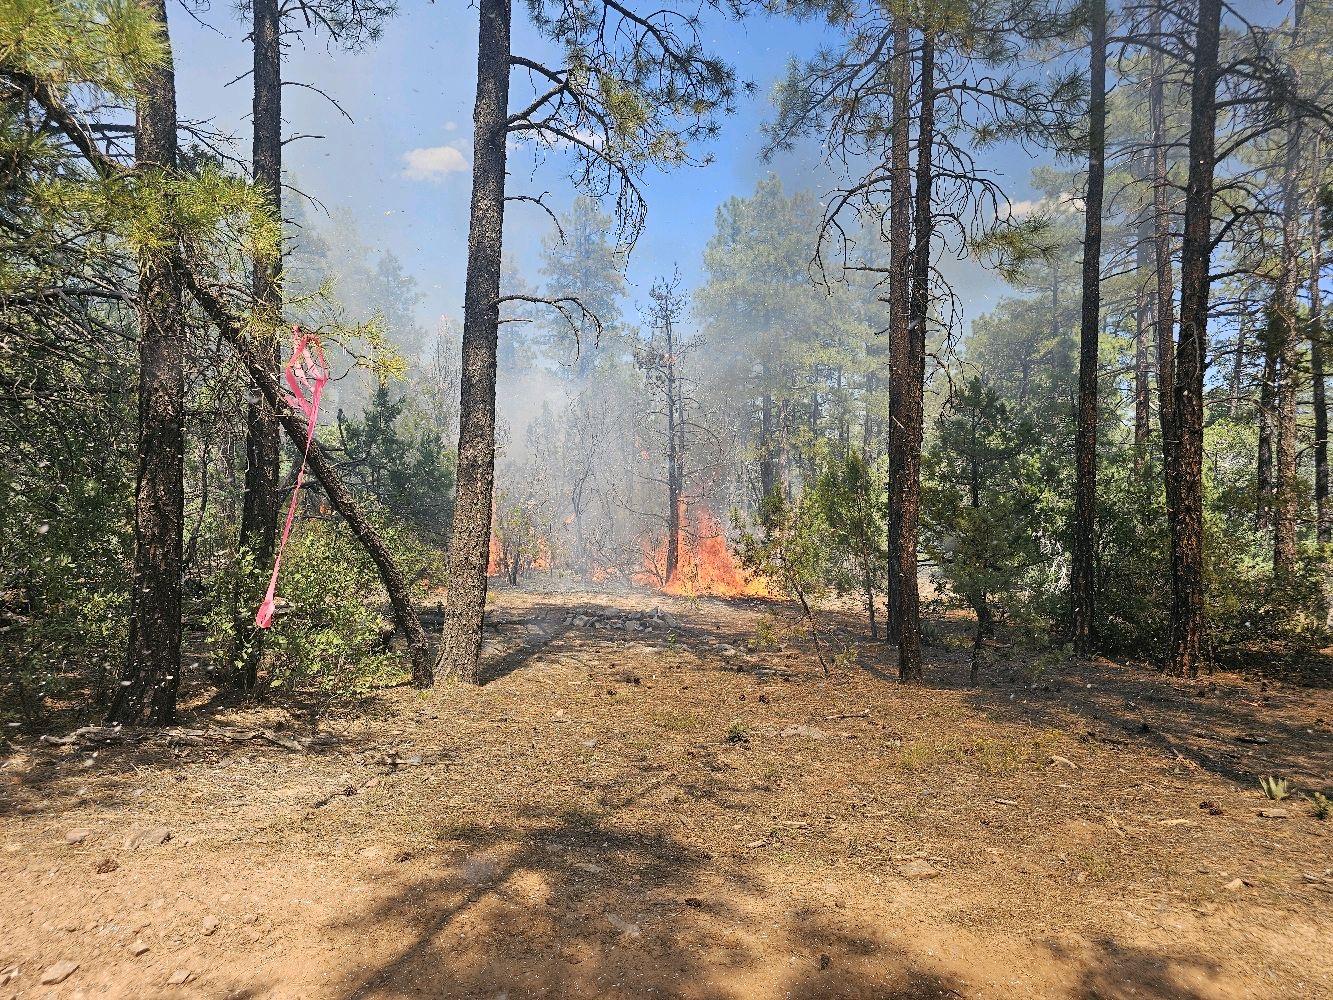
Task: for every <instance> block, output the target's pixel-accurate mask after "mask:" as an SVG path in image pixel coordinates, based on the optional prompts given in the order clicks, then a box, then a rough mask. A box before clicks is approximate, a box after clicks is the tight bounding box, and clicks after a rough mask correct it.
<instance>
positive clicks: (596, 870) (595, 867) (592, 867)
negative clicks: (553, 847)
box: [574, 861, 606, 875]
mask: <svg viewBox="0 0 1333 1000" xmlns="http://www.w3.org/2000/svg"><path fill="white" fill-rule="evenodd" d="M574 867H575V868H577V869H578V870H579V871H584V872H587V873H588V874H589V875H600V874H601V873H602V872H604V871H606V869H605V868H603V867H602V866H601V865H599V864H594V863H593V862H591V861H575V862H574Z"/></svg>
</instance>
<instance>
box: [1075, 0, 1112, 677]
mask: <svg viewBox="0 0 1333 1000" xmlns="http://www.w3.org/2000/svg"><path fill="white" fill-rule="evenodd" d="M1090 27H1091V35H1092V38H1091V45H1092V59H1091V65H1090V70H1089V78H1090V81H1091V88H1092V90H1091V96H1090V100H1089V104H1088V192H1087V197H1086V198H1085V200H1084V224H1083V306H1082V314H1081V319H1080V324H1079V354H1078V427H1077V429H1076V431H1075V435H1074V552H1073V567H1072V570H1073V572H1072V577H1073V578H1072V581H1071V582H1072V594H1071V598H1072V601H1073V609H1072V610H1073V639H1074V653H1075V655H1077V656H1088V655H1089V654H1090V653H1091V652H1092V645H1093V637H1092V630H1093V617H1094V613H1095V609H1094V601H1095V598H1096V587H1097V579H1096V563H1095V558H1094V553H1095V547H1096V512H1097V344H1098V337H1099V334H1100V333H1101V322H1100V320H1101V283H1102V268H1101V263H1102V193H1103V189H1104V187H1105V183H1106V3H1105V0H1093V3H1092V19H1091V25H1090Z"/></svg>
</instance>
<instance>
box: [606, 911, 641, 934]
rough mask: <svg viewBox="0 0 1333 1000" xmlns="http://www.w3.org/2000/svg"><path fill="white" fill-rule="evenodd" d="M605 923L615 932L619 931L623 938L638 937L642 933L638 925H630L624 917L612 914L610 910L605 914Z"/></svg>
mask: <svg viewBox="0 0 1333 1000" xmlns="http://www.w3.org/2000/svg"><path fill="white" fill-rule="evenodd" d="M606 921H607V923H609V924H610V925H611V926H612V927H614V928H615V929H616V930H618V931H620V933H621V934H623V935H625V937H632V938H636V937H638V936H639V935H640V933H642V932H641V931H640V930H639V925H638V924H636V923H631V922H630V921H628V920H626V919H625V918H624V917H622V916H620V915H618V914H615V913H612V912H611V911H610V910H608V911H607V912H606Z"/></svg>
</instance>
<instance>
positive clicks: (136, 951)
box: [130, 938, 148, 955]
mask: <svg viewBox="0 0 1333 1000" xmlns="http://www.w3.org/2000/svg"><path fill="white" fill-rule="evenodd" d="M147 951H148V945H147V944H146V943H144V942H143V941H141V940H140V939H138V938H135V940H134V943H133V944H132V945H130V954H131V955H142V954H144V953H145V952H147Z"/></svg>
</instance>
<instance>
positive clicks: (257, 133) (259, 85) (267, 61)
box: [232, 0, 282, 691]
mask: <svg viewBox="0 0 1333 1000" xmlns="http://www.w3.org/2000/svg"><path fill="white" fill-rule="evenodd" d="M253 10H254V26H253V29H252V36H251V41H252V44H253V48H254V102H253V108H252V110H253V115H252V119H253V129H254V141H253V148H252V169H253V177H254V185H255V190H256V192H257V193H258V194H259V195H260V197H261V198H262V199H263V202H264V205H265V207H266V208H267V209H268V211H269V212H270V213H271V214H272V216H273V218H274V219H275V220H277V222H278V224H279V225H281V222H282V47H281V41H282V39H281V20H280V15H279V11H278V0H254V3H253ZM274 249H275V251H276V250H277V248H274ZM281 263H282V259H281V253H280V251H278V252H274V253H271V254H269V253H266V254H263V255H262V256H258V257H256V259H255V261H254V272H253V276H252V288H253V293H254V300H255V313H256V319H257V323H256V327H257V329H259V330H260V331H262V332H261V333H260V335H259V336H258V338H257V339H256V342H255V346H256V350H257V352H258V356H259V358H260V359H261V360H263V361H265V362H266V363H267V364H268V366H269V367H270V368H271V369H272V370H273V371H274V372H275V373H276V372H277V370H278V336H277V331H278V330H279V329H280V328H281V325H282V323H281V314H282V287H281V285H280V284H279V272H280V268H281ZM278 466H279V448H278V418H277V414H275V413H274V411H273V408H272V407H271V406H269V405H268V403H267V402H266V401H265V400H264V396H263V394H262V393H261V392H259V390H257V389H252V390H251V396H250V403H249V407H248V408H247V411H246V419H245V494H244V499H243V501H242V504H241V531H240V536H239V538H238V541H237V547H238V549H239V550H240V552H241V554H242V558H244V559H245V560H246V561H247V563H248V565H251V566H259V567H263V566H267V565H268V564H269V563H270V562H272V560H273V551H274V545H275V542H276V535H277V527H278V510H279V508H280V507H281V502H280V498H279V496H278ZM244 593H245V590H244V588H242V590H241V591H240V594H244ZM240 594H238V596H240ZM247 596H248V595H247ZM237 604H238V607H237V609H236V625H235V629H236V648H235V655H234V656H233V660H232V662H233V665H234V674H233V682H234V684H235V686H236V687H239V688H241V689H242V690H246V691H248V690H251V689H252V688H253V687H254V686H255V680H256V678H257V674H258V669H259V655H260V649H261V646H260V639H261V637H262V636H263V633H262V632H259V631H255V630H254V629H252V628H250V627H249V625H250V623H249V618H248V615H247V611H248V608H246V606H245V602H244V601H239V600H238V602H237ZM247 637H251V638H248V639H247Z"/></svg>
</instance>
